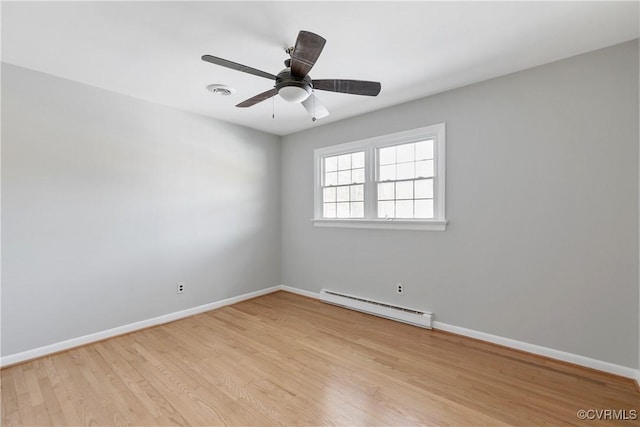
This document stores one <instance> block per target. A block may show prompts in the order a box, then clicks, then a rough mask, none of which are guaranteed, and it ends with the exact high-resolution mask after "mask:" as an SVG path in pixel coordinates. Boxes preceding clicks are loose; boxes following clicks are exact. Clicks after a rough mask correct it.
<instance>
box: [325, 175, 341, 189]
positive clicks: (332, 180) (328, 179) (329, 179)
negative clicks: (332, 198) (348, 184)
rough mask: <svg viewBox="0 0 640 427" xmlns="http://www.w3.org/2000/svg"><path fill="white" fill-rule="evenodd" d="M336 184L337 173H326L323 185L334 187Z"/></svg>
mask: <svg viewBox="0 0 640 427" xmlns="http://www.w3.org/2000/svg"><path fill="white" fill-rule="evenodd" d="M336 184H338V172H328V173H326V174H325V175H324V185H326V186H329V185H336Z"/></svg>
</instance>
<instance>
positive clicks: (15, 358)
mask: <svg viewBox="0 0 640 427" xmlns="http://www.w3.org/2000/svg"><path fill="white" fill-rule="evenodd" d="M281 288H282V286H280V285H277V286H272V287H270V288H266V289H261V290H259V291H255V292H249V293H246V294H242V295H238V296H235V297H231V298H226V299H223V300H220V301H216V302H212V303H209V304H204V305H200V306H197V307H192V308H188V309H186V310H181V311H176V312H173V313H169V314H164V315H162V316H158V317H153V318H151V319H146V320H141V321H139V322H134V323H129V324H128V325H123V326H118V327H115V328H112V329H107V330H104V331H100V332H95V333H93V334H89V335H84V336H81V337H76V338H71V339H68V340H65V341H60V342H57V343H53V344H49V345H45V346H42V347H38V348H34V349H31V350H27V351H23V352H20V353H14V354H10V355H8V356H4V357H2V358H0V367H5V366H8V365H13V364H16V363H20V362H25V361H27V360H31V359H35V358H38V357H42V356H46V355H48V354H53V353H58V352H60V351H64V350H69V349H72V348H74V347H79V346H82V345H86V344H91V343H94V342H97V341H102V340H104V339H107V338H112V337H116V336H118V335H123V334H127V333H130V332H134V331H138V330H140V329H145V328H149V327H151V326H158V325H162V324H164V323H169V322H173V321H174V320H179V319H183V318H185V317H189V316H193V315H195V314H200V313H204V312H207V311H211V310H215V309H216V308H221V307H224V306H227V305H231V304H235V303H238V302H241V301H245V300H248V299H251V298H256V297H259V296H262V295H266V294H270V293H272V292H276V291H279V290H281Z"/></svg>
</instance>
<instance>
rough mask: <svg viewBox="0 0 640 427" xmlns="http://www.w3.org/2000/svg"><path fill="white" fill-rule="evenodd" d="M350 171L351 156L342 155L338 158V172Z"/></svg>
mask: <svg viewBox="0 0 640 427" xmlns="http://www.w3.org/2000/svg"><path fill="white" fill-rule="evenodd" d="M346 169H351V154H343V155H342V156H338V170H339V171H342V170H346Z"/></svg>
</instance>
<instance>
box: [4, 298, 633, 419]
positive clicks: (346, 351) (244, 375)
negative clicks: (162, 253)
mask: <svg viewBox="0 0 640 427" xmlns="http://www.w3.org/2000/svg"><path fill="white" fill-rule="evenodd" d="M1 381H2V383H1V387H2V390H1V391H2V425H3V426H14V425H15V426H44V425H59V426H63V425H74V426H75V425H101V426H112V425H183V426H184V425H192V426H196V425H199V426H204V425H207V426H213V425H234V426H267V425H268V426H270V425H299V426H302V425H314V426H316V425H349V426H353V425H367V426H369V425H371V426H382V425H384V426H399V425H402V426H406V425H454V426H463V425H464V426H469V425H545V424H546V425H594V426H595V425H624V426H639V425H640V421H639V420H638V419H635V420H628V419H627V420H617V421H616V420H611V418H614V416H613V415H612V414H610V416H609V417H608V418H610V419H609V420H587V421H581V420H580V419H578V418H577V416H576V413H577V411H578V410H580V409H584V410H590V409H591V410H606V409H609V410H615V411H620V410H624V411H626V412H624V413H623V412H616V416H617V417H618V418H620V417H621V416H622V417H624V418H633V414H634V412H632V411H636V412H635V413H637V414H638V416H640V393H639V392H638V391H637V390H636V389H635V386H634V384H633V382H632V381H630V380H627V379H623V378H619V377H615V376H612V375H608V374H604V373H600V372H597V371H592V370H589V369H585V368H580V367H576V366H572V365H569V364H565V363H562V362H556V361H552V360H549V359H545V358H541V357H538V356H534V355H529V354H526V353H522V352H518V351H514V350H509V349H505V348H502V347H499V346H495V345H492V344H488V343H483V342H480V341H476V340H473V339H469V338H465V337H460V336H457V335H453V334H448V333H444V332H438V331H428V330H425V329H420V328H416V327H413V326H409V325H404V324H401V323H397V322H393V321H390V320H386V319H381V318H377V317H373V316H368V315H365V314H362V313H357V312H354V311H350V310H346V309H342V308H338V307H334V306H330V305H327V304H323V303H321V302H319V301H315V300H312V299H309V298H305V297H301V296H298V295H294V294H290V293H287V292H276V293H274V294H269V295H266V296H263V297H260V298H256V299H253V300H250V301H245V302H242V303H239V304H236V305H233V306H229V307H224V308H221V309H218V310H215V311H211V312H208V313H205V314H201V315H197V316H193V317H190V318H187V319H183V320H179V321H176V322H173V323H169V324H166V325H162V326H158V327H155V328H150V329H146V330H143V331H139V332H135V333H132V334H128V335H124V336H120V337H116V338H112V339H109V340H106V341H102V342H99V343H95V344H91V345H87V346H84V347H80V348H77V349H74V350H70V351H67V352H63V353H59V354H56V355H52V356H48V357H44V358H41V359H37V360H34V361H30V362H27V363H23V364H20V365H16V366H13V367H8V368H4V369H2V371H1ZM594 414H596V413H593V412H592V413H591V416H595V415H594ZM601 417H602V415H601Z"/></svg>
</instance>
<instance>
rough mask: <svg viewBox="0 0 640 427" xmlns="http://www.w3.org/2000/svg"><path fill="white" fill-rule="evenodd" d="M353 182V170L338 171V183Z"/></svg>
mask: <svg viewBox="0 0 640 427" xmlns="http://www.w3.org/2000/svg"><path fill="white" fill-rule="evenodd" d="M344 184H351V171H350V170H347V171H338V185H344Z"/></svg>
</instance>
